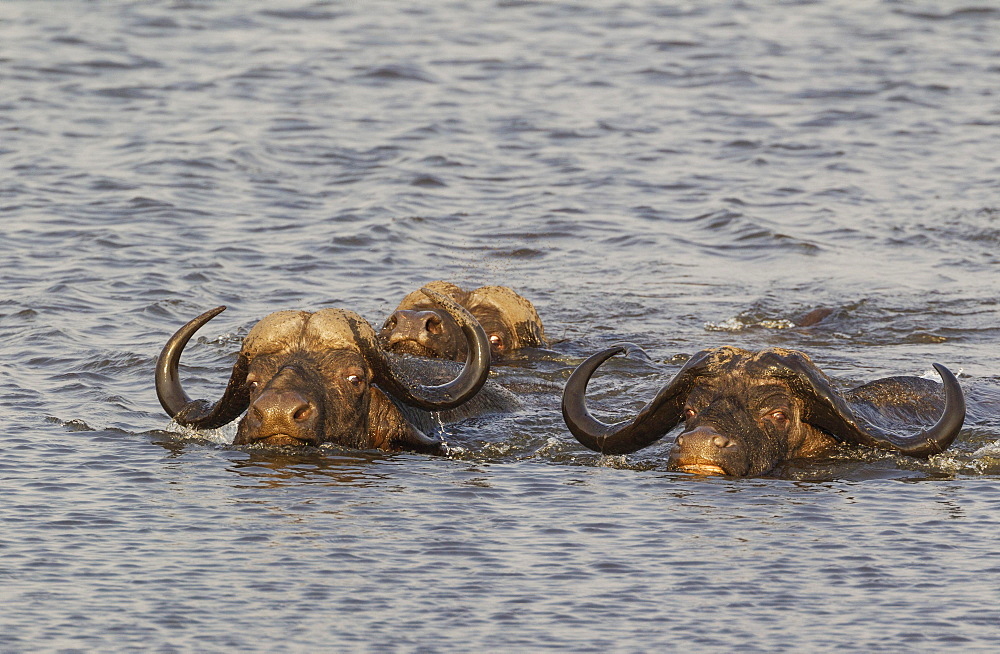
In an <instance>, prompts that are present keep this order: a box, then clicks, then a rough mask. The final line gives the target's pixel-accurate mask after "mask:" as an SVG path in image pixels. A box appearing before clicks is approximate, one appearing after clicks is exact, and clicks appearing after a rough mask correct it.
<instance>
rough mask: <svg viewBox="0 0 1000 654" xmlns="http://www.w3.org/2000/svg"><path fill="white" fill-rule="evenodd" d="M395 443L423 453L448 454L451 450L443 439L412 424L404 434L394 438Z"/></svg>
mask: <svg viewBox="0 0 1000 654" xmlns="http://www.w3.org/2000/svg"><path fill="white" fill-rule="evenodd" d="M393 445H398V446H400V447H402V448H403V449H405V450H412V451H414V452H420V453H421V454H437V455H439V456H448V452H449V450H448V444H447V443H445V442H444V441H443V440H442V439H440V438H432V437H430V436H428V435H427V434H425V433H424V432H422V431H420V430H419V429H417V428H416V427H413V426H412V425H410V429H407V430H405V431H404V433H403V434H401V435H400V436H399V437H398V438H396V439H394V440H393Z"/></svg>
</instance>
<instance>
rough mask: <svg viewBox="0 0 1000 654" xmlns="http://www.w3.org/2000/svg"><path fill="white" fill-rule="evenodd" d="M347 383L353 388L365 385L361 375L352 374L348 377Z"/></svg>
mask: <svg viewBox="0 0 1000 654" xmlns="http://www.w3.org/2000/svg"><path fill="white" fill-rule="evenodd" d="M346 379H347V381H348V382H350V384H351V385H352V386H360V385H361V384H363V383H364V381H365V380H364V378H363V377H362V376H361V375H355V374H353V373H352V374H350V375H347V377H346Z"/></svg>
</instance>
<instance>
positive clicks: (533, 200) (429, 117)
mask: <svg viewBox="0 0 1000 654" xmlns="http://www.w3.org/2000/svg"><path fill="white" fill-rule="evenodd" d="M998 35H1000V10H998V9H997V7H996V6H995V5H994V4H993V3H978V4H977V3H975V2H959V1H955V2H933V1H930V0H919V1H917V2H896V1H889V0H885V1H882V2H853V1H849V0H840V1H822V0H818V1H816V2H807V1H802V2H796V1H786V2H782V1H779V0H765V1H763V2H748V3H747V2H735V1H732V2H727V1H714V0H713V1H709V2H700V3H670V2H668V3H654V2H648V3H647V2H618V3H597V2H593V3H587V2H584V3H569V2H507V1H503V2H427V3H404V2H364V3H352V2H312V3H310V2H301V1H287V2H284V1H279V2H244V3H224V2H212V1H208V0H187V1H181V0H177V1H173V2H167V1H155V2H116V1H108V2H99V3H94V2H70V1H58V0H52V1H48V2H29V1H18V0H9V1H7V2H4V3H3V4H2V5H0V171H2V175H0V262H2V268H0V373H2V374H0V415H2V417H3V428H2V430H0V443H2V447H3V457H2V459H0V479H2V482H3V493H4V499H3V502H2V503H0V524H2V531H0V597H2V598H3V606H4V610H3V615H2V617H0V651H4V652H7V651H10V652H21V651H130V650H141V651H171V652H173V651H235V650H237V649H239V650H246V651H278V650H283V651H323V650H326V651H352V650H358V651H379V652H382V651H415V650H420V651H496V650H507V651H539V650H549V649H559V650H566V651H579V652H584V651H595V652H598V651H599V652H604V651H665V650H666V651H669V650H676V651H686V652H694V651H706V652H708V651H737V650H739V651H759V652H775V651H796V652H798V651H811V652H823V651H842V650H845V649H846V650H849V651H899V652H912V651H928V652H930V651H941V650H943V649H946V648H949V649H955V650H958V651H995V648H996V643H997V642H998V640H1000V626H998V625H1000V608H998V607H1000V539H998V536H997V533H998V528H1000V495H998V493H997V487H998V484H1000V409H998V408H997V407H998V406H1000V401H998V399H997V398H998V397H1000V346H998V343H1000V326H998V325H1000V321H998V318H1000V310H998V305H997V302H998V298H1000V274H998V273H1000V201H998V195H1000V182H998V179H1000V160H998V155H997V153H998V152H1000V39H998ZM435 279H446V280H450V281H454V282H457V283H460V284H462V285H464V286H467V287H475V286H479V285H483V284H505V285H510V286H513V287H514V288H516V289H517V290H518V291H520V292H521V293H522V294H524V295H525V296H527V297H529V298H531V299H532V300H533V301H534V303H535V305H536V306H537V308H538V310H539V312H540V314H541V315H542V318H543V320H544V322H545V326H546V330H547V332H548V335H549V336H550V337H551V338H552V339H553V340H554V343H553V345H552V347H551V349H550V350H546V351H542V352H537V353H534V355H532V356H531V357H528V358H526V359H524V360H520V361H517V362H516V363H515V365H513V366H510V367H508V368H506V369H503V370H499V371H498V380H500V381H501V382H504V383H507V384H508V385H509V386H510V387H511V388H514V389H515V390H517V392H518V393H519V394H521V396H522V397H523V401H524V406H523V408H522V409H521V410H519V411H517V412H515V413H512V414H509V415H504V416H497V417H493V418H483V419H478V420H474V421H471V422H467V423H460V424H457V425H450V426H448V427H446V428H445V429H446V432H445V436H446V438H447V439H448V441H449V443H451V444H452V446H453V447H454V449H455V453H454V455H453V456H452V457H451V458H448V459H442V458H434V457H426V456H420V455H414V454H397V455H387V454H377V453H371V452H353V451H346V450H337V449H324V450H319V451H307V452H302V453H292V452H279V451H271V452H268V451H259V450H257V451H255V450H249V451H248V450H242V449H238V448H232V447H230V446H228V445H227V444H226V443H227V439H230V438H231V437H232V428H231V427H229V428H226V429H223V430H220V431H219V432H213V433H204V434H181V433H178V431H177V430H176V429H173V428H171V425H170V421H169V419H168V418H167V417H166V416H165V415H164V414H163V412H162V410H161V409H160V407H159V404H158V402H157V400H156V397H155V394H154V392H153V384H152V367H153V362H154V360H155V357H156V354H157V353H158V351H159V349H160V347H161V346H162V344H163V343H164V341H165V339H166V338H167V337H168V336H169V335H170V334H171V333H172V332H173V331H174V330H175V329H176V328H177V327H178V326H179V325H181V324H183V323H184V322H186V321H187V320H188V319H190V318H192V317H193V316H195V315H197V314H198V313H201V312H202V311H204V310H205V309H207V308H210V307H213V306H216V305H219V304H225V305H227V306H228V307H229V310H228V311H227V312H226V313H224V314H223V315H222V316H220V317H219V318H217V319H216V320H215V321H213V322H212V323H211V324H210V325H209V326H208V327H206V328H205V329H203V330H202V333H200V335H199V337H198V338H197V339H196V340H195V341H194V342H192V344H191V346H190V347H189V348H188V350H187V352H186V354H185V359H184V364H185V365H184V366H183V370H182V372H183V374H184V379H185V383H186V384H187V386H188V390H189V392H191V393H192V394H197V395H199V396H204V397H216V396H217V395H218V394H219V393H221V390H222V388H223V386H224V384H225V380H226V379H227V377H228V371H229V367H230V366H231V365H232V362H233V356H234V353H235V351H236V350H237V349H238V347H239V343H240V339H241V338H242V336H244V335H245V334H246V332H247V330H248V329H249V328H250V327H251V326H252V325H253V324H254V323H255V322H256V321H257V320H258V319H260V318H261V317H263V316H264V315H266V314H267V313H269V312H271V311H274V310H278V309H300V308H301V309H316V308H319V307H326V306H335V307H342V308H348V309H352V310H354V311H357V312H358V313H360V314H361V315H363V316H364V317H366V318H367V319H368V320H369V321H371V322H373V323H376V324H378V323H380V322H381V321H382V320H383V319H384V318H385V317H386V315H387V314H388V313H389V312H390V311H391V310H392V308H393V307H394V306H395V305H396V303H397V302H398V301H399V300H400V299H401V298H402V296H403V295H404V294H406V293H408V292H409V291H411V290H413V289H415V288H417V287H418V286H419V285H420V284H422V283H425V282H428V281H432V280H435ZM816 308H824V309H829V310H831V311H832V313H831V315H830V317H829V318H827V319H826V320H824V321H822V322H820V323H819V324H817V325H816V326H813V327H809V328H796V327H794V324H795V321H796V319H797V318H798V317H800V316H802V315H803V314H805V313H807V312H809V311H811V310H813V309H816ZM623 340H631V341H634V342H636V343H638V344H640V345H641V346H642V347H643V348H645V350H646V351H647V352H648V353H649V354H650V356H651V360H650V361H649V362H645V361H638V360H630V359H620V360H614V361H611V362H609V363H608V364H607V365H606V366H605V369H602V374H601V375H599V376H598V377H597V378H596V379H595V380H594V382H593V384H592V390H591V395H590V403H591V405H592V407H593V408H594V410H595V412H597V413H598V414H599V415H601V416H607V417H609V418H610V417H615V416H617V417H622V416H626V415H628V414H629V412H632V411H635V410H636V409H638V408H639V407H641V406H642V405H643V404H644V403H645V402H646V401H647V400H648V399H649V398H651V397H652V396H653V395H654V394H655V392H656V390H657V389H658V388H659V386H660V385H661V384H662V383H663V382H664V380H665V379H666V378H668V377H669V376H670V375H671V374H672V373H673V372H674V371H676V369H677V367H678V364H679V363H680V362H681V361H683V359H684V357H683V355H686V354H691V353H693V352H695V351H697V350H700V349H702V348H705V347H715V346H720V345H738V346H741V347H747V348H761V347H767V346H783V347H789V348H795V349H801V350H804V351H806V352H808V353H809V354H810V355H811V356H812V357H813V359H814V360H815V361H816V362H817V363H818V364H819V365H820V366H821V367H822V368H823V369H824V370H825V371H827V372H828V373H829V374H830V375H831V376H833V377H834V378H835V379H836V380H837V382H838V384H840V385H841V386H842V387H844V388H847V387H850V386H851V385H856V384H860V383H863V382H867V381H870V380H872V379H876V378H878V377H883V376H887V375H895V374H910V375H922V374H924V373H925V372H926V371H929V370H931V364H932V363H934V362H940V363H943V364H945V365H947V366H948V367H949V368H951V369H952V370H954V371H956V372H957V371H961V373H960V380H961V382H962V384H963V386H964V387H965V389H966V391H967V393H968V395H969V397H970V414H969V418H968V420H967V421H966V426H965V429H963V431H962V433H961V435H960V436H959V438H958V441H957V442H956V444H955V445H954V447H953V448H952V449H951V450H949V452H947V453H945V454H943V455H939V456H937V457H934V458H932V459H930V460H929V461H917V460H906V459H902V458H899V457H895V456H888V455H881V454H873V453H870V452H869V453H865V452H858V451H849V450H845V451H843V452H838V453H837V455H836V456H834V457H832V458H830V459H826V460H823V461H817V462H814V463H812V464H802V465H795V466H789V467H787V468H785V469H782V470H778V471H775V473H773V474H771V475H769V476H767V477H764V478H758V479H744V480H740V479H727V478H721V477H715V478H700V477H695V476H692V475H686V474H682V473H675V472H671V471H669V470H667V468H666V467H665V465H664V459H665V456H666V451H667V447H668V443H664V444H661V445H655V446H653V447H651V448H648V449H647V450H643V451H641V452H638V453H636V454H633V455H629V456H627V457H600V456H598V455H596V454H595V453H592V452H589V451H587V450H585V449H584V448H582V447H581V446H579V445H578V444H577V443H576V442H575V441H574V440H573V439H572V437H571V436H570V435H569V434H568V432H567V431H566V429H565V427H564V426H563V424H562V420H561V417H560V416H559V413H558V400H559V394H560V390H561V387H562V384H563V383H564V382H565V379H566V377H567V376H568V374H569V372H570V371H571V370H572V369H573V367H574V366H575V365H576V364H577V363H579V362H580V360H581V359H582V358H583V357H584V356H586V355H588V354H590V353H592V352H594V351H597V350H598V349H601V348H604V347H607V346H608V345H610V344H612V343H616V342H619V341H623ZM666 440H667V441H669V440H670V439H669V438H668V439H666Z"/></svg>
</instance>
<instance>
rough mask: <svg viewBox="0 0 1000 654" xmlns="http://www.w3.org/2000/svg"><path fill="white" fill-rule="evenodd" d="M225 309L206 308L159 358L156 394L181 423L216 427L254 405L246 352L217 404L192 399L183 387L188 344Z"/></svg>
mask: <svg viewBox="0 0 1000 654" xmlns="http://www.w3.org/2000/svg"><path fill="white" fill-rule="evenodd" d="M225 310H226V307H216V308H214V309H212V310H211V311H206V312H205V313H203V314H201V315H200V316H198V317H197V318H195V319H194V320H192V321H190V322H189V323H187V324H186V325H184V326H183V327H181V328H180V329H178V330H177V332H176V333H175V334H174V335H173V336H171V337H170V340H168V341H167V344H166V345H164V346H163V349H162V350H161V351H160V356H159V358H157V360H156V397H157V398H159V400H160V405H161V406H163V410H164V411H166V412H167V415H168V416H170V417H171V418H173V419H174V420H176V421H177V422H178V423H179V424H182V425H186V426H188V427H193V428H195V429H215V428H216V427H221V426H223V425H225V424H228V423H230V422H232V421H233V420H236V418H238V417H239V416H240V414H241V413H243V412H244V411H246V408H247V407H248V406H249V405H250V394H249V391H248V390H247V388H246V379H247V359H246V357H245V356H244V355H243V353H242V352H241V353H240V355H239V358H238V359H237V361H236V365H235V366H233V373H232V375H231V376H230V377H229V384H228V385H227V386H226V392H225V393H224V394H223V395H222V399H220V400H219V401H218V402H216V403H215V404H214V405H212V404H209V402H208V401H206V400H191V398H189V397H188V396H187V393H185V392H184V389H183V388H182V387H181V381H180V377H179V375H178V373H177V365H178V363H180V360H181V352H183V351H184V346H185V345H187V343H188V341H189V340H191V337H192V336H194V333H195V332H196V331H198V330H199V329H201V328H202V327H203V326H204V325H205V323H207V322H208V321H209V320H211V319H212V318H214V317H216V316H217V315H219V314H220V313H222V312H223V311H225Z"/></svg>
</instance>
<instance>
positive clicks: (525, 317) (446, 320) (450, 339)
mask: <svg viewBox="0 0 1000 654" xmlns="http://www.w3.org/2000/svg"><path fill="white" fill-rule="evenodd" d="M427 288H431V289H433V290H435V291H438V292H439V293H442V294H444V295H447V296H449V297H450V298H451V299H452V300H454V301H455V302H458V303H459V304H461V305H462V306H463V307H465V308H466V309H467V310H468V311H469V313H471V314H472V315H473V316H474V317H475V318H476V320H478V321H479V324H480V325H482V326H483V329H484V330H485V331H486V335H487V338H489V341H490V353H491V354H492V356H493V359H494V360H498V359H502V358H503V357H504V356H506V355H509V354H510V353H512V352H514V351H515V350H519V349H521V348H524V347H539V346H544V345H546V344H547V341H546V340H545V331H544V329H543V328H542V321H541V319H540V318H539V317H538V312H537V311H535V307H534V306H533V305H532V304H531V302H529V301H528V300H526V299H525V298H523V297H521V296H520V295H518V294H517V293H515V292H514V291H513V290H511V289H509V288H507V287H506V286H483V287H480V288H477V289H476V290H474V291H463V290H462V289H461V288H459V287H458V286H455V285H454V284H449V283H448V282H432V283H430V284H428V285H427ZM379 340H380V341H381V342H382V344H383V346H384V347H385V348H386V349H388V350H390V351H393V352H400V353H407V354H416V355H418V356H425V357H433V358H441V359H451V360H453V361H463V360H464V359H465V356H466V347H467V346H466V343H465V339H464V338H463V337H462V332H461V330H460V329H459V326H458V324H457V323H456V322H455V321H454V320H453V319H452V318H451V316H449V315H448V313H447V312H446V311H442V310H441V309H440V308H439V307H437V306H435V305H434V304H433V303H432V302H431V301H430V300H428V298H427V297H426V296H425V295H424V294H423V293H420V292H418V291H415V292H413V293H410V294H409V295H407V296H406V297H405V298H403V301H402V302H400V304H399V306H398V307H396V310H395V311H394V312H393V313H392V315H391V316H389V318H388V320H386V321H385V325H384V326H383V327H382V331H381V332H380V333H379Z"/></svg>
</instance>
